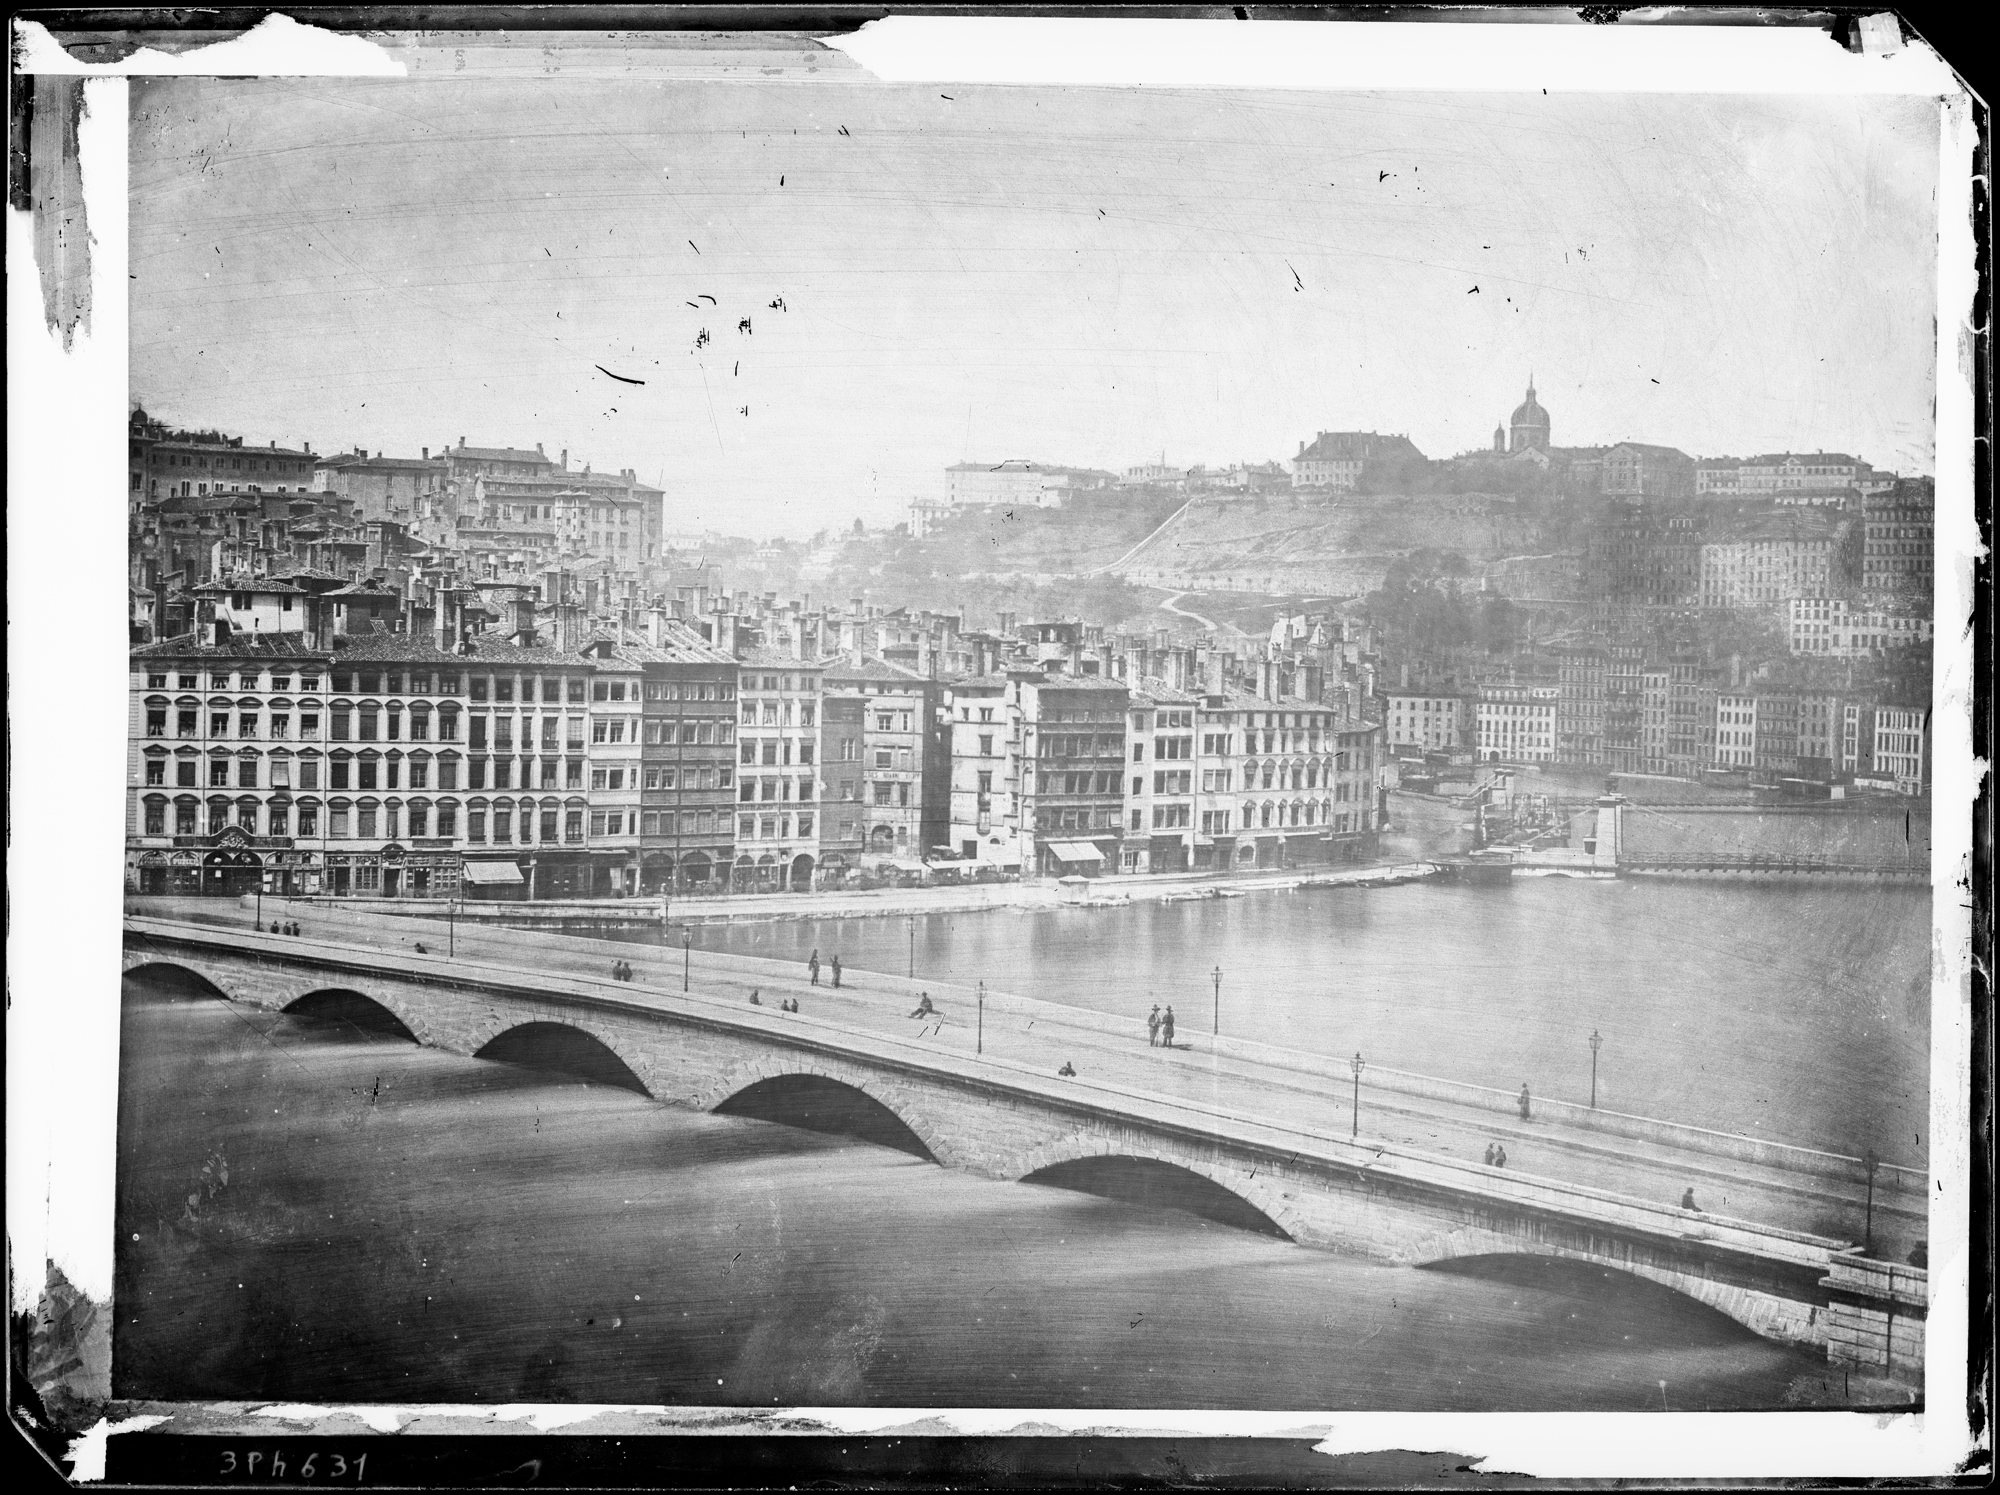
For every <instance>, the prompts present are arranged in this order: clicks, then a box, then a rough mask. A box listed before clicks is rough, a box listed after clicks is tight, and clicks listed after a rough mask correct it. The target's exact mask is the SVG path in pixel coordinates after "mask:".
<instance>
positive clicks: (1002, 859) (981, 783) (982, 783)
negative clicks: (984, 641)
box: [945, 674, 1032, 869]
mask: <svg viewBox="0 0 2000 1495" xmlns="http://www.w3.org/2000/svg"><path fill="white" fill-rule="evenodd" d="M947 694H948V699H947V701H946V703H945V710H946V711H947V713H948V715H949V726H950V731H951V830H950V835H951V844H952V845H953V846H954V847H956V848H957V850H958V854H959V856H960V857H962V858H964V859H965V860H967V861H979V862H986V863H990V864H992V865H994V866H998V867H1003V868H1005V867H1013V868H1017V869H1018V868H1019V867H1020V866H1021V865H1022V855H1021V851H1022V844H1023V838H1022V835H1021V829H1022V821H1021V778H1022V767H1023V763H1022V745H1023V743H1024V741H1025V740H1026V736H1025V729H1026V716H1025V713H1024V712H1023V710H1022V706H1021V694H1020V686H1019V682H1017V681H1014V680H1011V679H1009V678H1008V677H1007V676H1006V675H1002V674H988V675H974V676H968V677H966V678H964V679H959V680H954V681H952V682H951V683H950V685H949V687H948V692H947ZM1031 840H1032V837H1031V838H1030V841H1031Z"/></svg>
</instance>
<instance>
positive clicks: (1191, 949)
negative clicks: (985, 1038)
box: [114, 881, 1928, 1410]
mask: <svg viewBox="0 0 2000 1495" xmlns="http://www.w3.org/2000/svg"><path fill="white" fill-rule="evenodd" d="M1925 922H1926V921H1925V905H1924V901H1923V899H1922V898H1921V897H1918V896H1913V895H1910V894H1907V893H1900V892H1885V891H1878V890H1864V891H1854V890H1820V891H1814V892H1811V893H1801V892H1798V891H1793V890H1769V891H1752V890H1749V889H1745V888H1742V887H1730V886H1724V885H1699V884H1652V885H1645V884H1630V883H1604V884H1583V883H1569V882H1557V881H1548V882H1524V883H1521V884H1518V885H1516V886H1515V887H1512V888H1503V889H1472V888H1452V887H1444V886H1428V885H1426V886H1409V887H1404V888H1397V889H1387V890H1381V891H1376V892H1346V893H1339V894H1335V893H1298V894H1263V895H1253V896H1249V897H1244V898H1240V899H1227V900H1215V901H1213V902H1202V903H1182V904H1173V905H1131V906H1127V907H1123V908H1117V909H1110V910H1105V911H1101V912H1083V911H1075V910H1064V911H1058V912H1043V913H1037V914H1025V913H1013V912H1000V913H990V914H984V915H968V916H937V917H930V918H924V919H919V920H917V921H916V925H915V930H914V933H915V959H916V963H917V968H918V970H919V971H920V972H922V973H926V974H930V975H931V976H932V977H933V979H946V978H950V979H956V980H966V981H970V980H975V979H986V980H989V981H992V982H994V983H997V984H999V985H1002V986H1005V987H1008V988H1011V989H1017V990H1024V991H1029V992H1033V993H1035V994H1037V995H1040V996H1044V997H1048V998H1051V999H1055V1000H1060V1001H1066V1002H1072V1003H1076V1004H1079V1005H1083V1006H1089V1007H1095V1008H1100V1009H1103V1010H1108V1011H1117V1012H1131V1013H1134V1014H1135V1021H1136V1014H1137V1013H1138V1012H1139V1011H1142V1010H1143V1007H1142V1006H1141V1004H1142V1003H1143V1002H1145V1001H1148V1000H1153V999H1158V1000H1172V1001H1175V1002H1176V1003H1177V1004H1181V1011H1182V1013H1183V1019H1182V1020H1183V1022H1184V1023H1188V1022H1189V1021H1190V1019H1191V1018H1196V1017H1197V1015H1198V1016H1199V1017H1204V1018H1205V1017H1207V1016H1208V1013H1209V1005H1208V1004H1209V1001H1210V999H1211V990H1212V988H1211V986H1210V984H1209V981H1208V979H1207V976H1206V973H1207V972H1208V971H1209V970H1210V969H1212V968H1213V967H1214V966H1215V965H1218V964H1219V965H1221V966H1222V967H1223V970H1224V978H1225V979H1224V985H1223V1019H1224V1023H1225V1027H1226V1030H1227V1031H1229V1032H1232V1033H1237V1034H1240V1035H1242V1036H1245V1037H1254V1038H1260V1039H1265V1040H1269V1041H1273V1042H1290V1043H1295V1044H1298V1045H1300V1046H1302V1047H1307V1048H1315V1049H1322V1050H1324V1051H1325V1052H1328V1053H1341V1052H1345V1051H1347V1050H1348V1049H1349V1048H1351V1047H1354V1046H1362V1047H1365V1048H1366V1049H1367V1051H1368V1052H1369V1054H1370V1056H1371V1057H1372V1058H1374V1059H1375V1060H1377V1061H1378V1062H1382V1063H1388V1064H1396V1065H1399V1066H1403V1067H1407V1068H1411V1069H1417V1070H1425V1071H1429V1072H1432V1073H1439V1074H1447V1075H1451V1076H1453V1077H1456V1078H1461V1079H1469V1080H1484V1081H1488V1082H1491V1083H1496V1084H1503V1085H1510V1086H1511V1085H1513V1084H1517V1083H1518V1082H1519V1080H1520V1079H1521V1078H1523V1077H1524V1076H1525V1077H1527V1078H1529V1079H1530V1080H1531V1081H1532V1082H1533V1083H1534V1084H1535V1086H1536V1088H1537V1090H1538V1091H1541V1092H1543V1093H1551V1094H1568V1095H1572V1096H1579V1097H1580V1096H1581V1095H1583V1094H1584V1092H1585V1091H1586V1090H1587V1087H1588V1083H1589V1080H1588V1068H1587V1066H1588V1059H1589V1055H1588V1050H1587V1048H1586V1047H1585V1046H1584V1045H1583V1043H1582V1041H1581V1040H1582V1039H1583V1037H1584V1035H1586V1034H1587V1033H1588V1032H1589V1031H1590V1030H1591V1029H1592V1028H1593V1027H1595V1028H1597V1029H1599V1030H1601V1031H1602V1032H1603V1033H1604V1034H1605V1035H1606V1044H1605V1050H1604V1056H1603V1061H1604V1062H1603V1067H1602V1074H1601V1076H1600V1088H1601V1098H1602V1099H1604V1100H1605V1102H1606V1103H1607V1104H1612V1103H1615V1104H1619V1105H1623V1106H1628V1107H1630V1108H1632V1109H1635V1110H1643V1111H1651V1112H1655V1113H1658V1114H1664V1115H1668V1116H1674V1117H1679V1118H1683V1119H1690V1120H1696V1121H1703V1122H1709V1123H1716V1124H1723V1125H1730V1126H1739V1125H1740V1126H1745V1127H1748V1128H1750V1129H1752V1130H1758V1131H1763V1132H1766V1133H1768V1134H1771V1135H1778V1136H1783V1137H1788V1138H1790V1139H1792V1140H1796V1141H1802V1142H1806V1143H1817V1144H1820V1145H1828V1144H1835V1143H1838V1144H1844V1145H1853V1144H1854V1142H1855V1141H1856V1139H1858V1138H1862V1137H1864V1136H1866V1137H1871V1138H1878V1139H1881V1140H1879V1141H1878V1142H1877V1146H1878V1150H1879V1151H1881V1152H1883V1153H1884V1154H1885V1155H1890V1156H1896V1155H1897V1154H1898V1153H1900V1154H1901V1155H1902V1160H1905V1161H1921V1158H1922V1152H1923V1147H1922V1140H1923V1139H1922V1131H1921V1121H1922V1116H1923V1100H1922V1097H1923V1094H1924V1082H1923V1062H1924V1061H1923V1054H1924V1049H1925V1045H1926V1044H1927V1041H1928V1026H1927V1022H1926V1008H1925V1003H1924V1002H1923V1000H1922V977H1923V966H1924V948H1925V943H1926V937H1925V932H1924V925H1925ZM911 934H912V930H911V926H910V924H909V922H908V921H906V920H901V919H876V920H854V921H838V922H835V921H827V922H819V923H811V922H800V923H783V924H760V925H738V926H732V927H731V928H729V929H727V930H720V931H718V930H712V929H710V930H703V931H702V938H703V942H704V943H705V944H714V945H717V946H720V947H723V948H727V949H730V950H734V951H736V952H738V953H742V954H757V955H767V956H770V955H776V956H784V957H787V958H802V957H803V956H804V955H805V954H806V953H808V952H809V951H810V950H811V949H812V948H818V949H820V950H821V951H822V953H823V955H831V954H832V953H834V952H835V951H838V952H840V953H841V954H842V956H843V959H844V960H845V961H846V962H847V963H848V964H849V965H850V966H852V967H855V968H856V969H857V970H867V969H871V968H872V969H877V970H891V971H896V972H898V973H900V972H901V971H902V970H903V969H905V967H906V964H907V962H908V961H909V960H910V958H911V957H910V941H911ZM123 1055H124V1059H123V1068H122V1078H121V1087H122V1088H121V1103H120V1113H119V1148H120V1167H119V1194H118V1207H117V1218H118V1259H117V1281H116V1286H115V1300H114V1301H115V1303H116V1305H117V1321H116V1329H115V1337H114V1376H115V1391H116V1394H118V1395H120V1396H124V1397H135V1398H152V1397H158V1398H201V1399H236V1398H271V1399H281V1400H302V1401H342V1400H357V1401H384V1400H393V1401H421V1402H428V1401H588V1402H621V1401H632V1402H641V1403H673V1404H703V1405H731V1406H771V1405H785V1404H854V1405H877V1406H926V1405H928V1406H940V1405H943V1406H949V1405H980V1406H1017V1407H1033V1406H1077V1407H1093V1406H1094V1407H1107V1408H1130V1407H1147V1406H1158V1407H1216V1408H1274V1407H1287V1408H1325V1409H1345V1408H1391V1409H1410V1410H1421V1409H1437V1410H1482V1409H1551V1410H1569V1409H1574V1410H1621V1409H1633V1410H1637V1409H1651V1408H1658V1407H1661V1406H1663V1405H1664V1406H1667V1407H1671V1408H1673V1409H1675V1410H1690V1409H1703V1408H1764V1407H1772V1406H1777V1405H1781V1404H1785V1403H1786V1402H1787V1400H1788V1398H1789V1399H1793V1400H1796V1399H1799V1398H1801V1397H1804V1398H1807V1399H1810V1400H1813V1401H1819V1402H1824V1401H1825V1400H1826V1399H1828V1398H1829V1397H1832V1396H1835V1395H1837V1393H1838V1392H1839V1391H1840V1383H1839V1382H1838V1380H1837V1378H1836V1379H1832V1380H1831V1381H1830V1380H1829V1377H1828V1376H1827V1372H1826V1367H1825V1364H1824V1362H1823V1361H1822V1360H1819V1359H1817V1358H1816V1357H1813V1356H1810V1355H1807V1354H1804V1353H1800V1352H1796V1351H1792V1350H1787V1349H1783V1348H1781V1347H1779V1346H1776V1345H1773V1344H1770V1343H1767V1342H1765V1341H1762V1340H1759V1339H1757V1338H1755V1337H1753V1336H1752V1335H1750V1334H1749V1333H1748V1331H1746V1330H1743V1329H1741V1328H1740V1327H1738V1326H1737V1325H1735V1324H1733V1323H1731V1322H1730V1321H1729V1320H1727V1319H1725V1318H1723V1317H1722V1316H1721V1315H1719V1314H1716V1313H1714V1312H1712V1311H1710V1310H1708V1309H1705V1308H1702V1307H1700V1306H1698V1305H1696V1304H1694V1303H1692V1302H1691V1301H1689V1300H1687V1299H1684V1298H1681V1297H1679V1296H1677V1295H1675V1294H1672V1293H1670V1292H1667V1291H1666V1290H1664V1289H1660V1288H1657V1287H1655V1286H1653V1285H1651V1284H1648V1283H1644V1282H1642V1281H1639V1280H1637V1279H1633V1278H1627V1277H1621V1276H1619V1275H1618V1274H1615V1273H1604V1272H1601V1271H1598V1270H1596V1269H1593V1268H1586V1267H1580V1266H1577V1265H1575V1264H1570V1263H1561V1262H1553V1261H1535V1260H1529V1259H1523V1258H1511V1259H1500V1260H1494V1261H1488V1262H1485V1263H1477V1264H1472V1265H1471V1266H1470V1267H1467V1266H1466V1265H1465V1264H1461V1266H1460V1269H1459V1270H1455V1271H1440V1270H1412V1269H1405V1268H1395V1267H1388V1266H1383V1265H1378V1264H1375V1263H1371V1262H1366V1261H1361V1260H1356V1259H1350V1258H1343V1257H1340V1256H1337V1255H1333V1254H1330V1253H1325V1252H1317V1251H1308V1250H1305V1249H1303V1248H1300V1247H1297V1246H1294V1245H1291V1244H1290V1243H1288V1242H1285V1241H1283V1240H1273V1239H1270V1238H1267V1237H1264V1236H1259V1235H1255V1234H1250V1233H1248V1232H1245V1231H1241V1230H1236V1229H1231V1228H1228V1227H1227V1226H1225V1225H1222V1224H1218V1223H1215V1222H1213V1221H1210V1220H1205V1219H1201V1218H1197V1217H1196V1216H1194V1215H1190V1214H1185V1213H1177V1212H1174V1211H1169V1210H1158V1209H1152V1208H1147V1207H1144V1206H1141V1205H1135V1204H1130V1203H1120V1202H1115V1201H1113V1200H1109V1199H1102V1198H1096V1197H1092V1196H1089V1195H1083V1194H1074V1193H1069V1192H1065V1191H1062V1190H1057V1189H1049V1188H1041V1187H1035V1186H1031V1185H1026V1184H1009V1183H998V1182H992V1181H988V1180H983V1179H978V1178H974V1177H971V1176H969V1175H966V1174H962V1173H955V1172H951V1171H949V1170H946V1169H943V1168H939V1167H937V1166H935V1165H933V1164H930V1163H927V1162H924V1161H921V1160H919V1159H916V1158H912V1157H910V1156H907V1155H905V1154H903V1153H900V1152H896V1151H892V1150H890V1149H887V1148H882V1147H876V1146H870V1145H867V1144H865V1143H861V1142H856V1141H853V1140H850V1139H846V1138H839V1137H831V1136H826V1135H822V1134H819V1133H815V1132H811V1131H804V1130H800V1129H797V1128H795V1127H791V1126H786V1125H780V1124H775V1123H773V1122H772V1121H770V1120H753V1119H747V1118H741V1117H734V1116H721V1115H701V1114H695V1113H690V1112H686V1111H681V1110H677V1109H673V1108H670V1107H666V1106H661V1105H657V1104H654V1103H652V1102H650V1101H648V1100H646V1099H645V1098H644V1097H643V1096H640V1095H635V1094H632V1093H630V1092H629V1091H626V1090H622V1089H618V1088H616V1087H614V1086H611V1085H606V1084H591V1083H585V1082H581V1081H578V1080H574V1079H569V1078H563V1077H558V1076H553V1075H549V1074H545V1073H539V1072H536V1071H533V1070H527V1069H520V1068H516V1067H514V1066H511V1065H505V1064H496V1063H492V1062H488V1061H481V1060H475V1059H469V1058H464V1057H461V1056H457V1055H452V1054H446V1053H442V1052H439V1051H436V1050H427V1049H421V1048H418V1047H416V1046H414V1045H412V1044H410V1043H408V1042H404V1041H398V1040H394V1039H389V1038H384V1037H380V1036H375V1035H371V1034H368V1033H364V1032H362V1031H360V1030H358V1029H356V1028H354V1027H352V1026H351V1025H348V1024H345V1023H338V1022H333V1023H329V1022H325V1021H317V1022H315V1021H308V1020H305V1019H302V1018H299V1017H293V1016H281V1015H276V1014H271V1013H264V1012H257V1011H254V1010H251V1009H246V1008H241V1007H235V1006H231V1005H229V1004H227V1003H224V1002H221V1001H219V1000H214V999H212V998H209V997H204V996H198V995H190V994H188V993H186V992H179V991H174V990H172V989H169V988H167V987H163V986H161V985H158V984H152V983H137V982H132V983H128V986H127V993H126V997H125V1009H124V1036H123ZM1898 1128H1902V1129H1906V1130H1907V1132H1908V1134H1909V1142H1908V1144H1907V1145H1906V1146H1904V1147H1902V1148H1900V1149H1897V1148H1892V1147H1891V1146H1890V1145H1888V1143H1887V1137H1888V1135H1889V1134H1890V1133H1891V1132H1893V1131H1894V1130H1896V1129H1898ZM1663 1382H1664V1383H1665V1385H1664V1387H1663V1386H1662V1384H1661V1383H1663ZM1829 1385H1831V1388H1832V1389H1831V1391H1829V1390H1828V1387H1829Z"/></svg>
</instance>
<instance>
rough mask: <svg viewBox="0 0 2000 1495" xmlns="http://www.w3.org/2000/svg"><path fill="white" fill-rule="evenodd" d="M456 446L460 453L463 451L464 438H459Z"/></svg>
mask: <svg viewBox="0 0 2000 1495" xmlns="http://www.w3.org/2000/svg"><path fill="white" fill-rule="evenodd" d="M458 445H459V449H460V450H461V451H462V450H464V448H465V438H464V437H463V436H461V437H459V438H458Z"/></svg>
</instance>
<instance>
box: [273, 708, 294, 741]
mask: <svg viewBox="0 0 2000 1495" xmlns="http://www.w3.org/2000/svg"><path fill="white" fill-rule="evenodd" d="M291 735H292V718H291V714H290V713H289V712H282V711H280V712H273V713H272V715H271V736H272V737H273V738H274V739H277V738H285V737H289V736H291Z"/></svg>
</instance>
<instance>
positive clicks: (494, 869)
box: [464, 862, 524, 883]
mask: <svg viewBox="0 0 2000 1495" xmlns="http://www.w3.org/2000/svg"><path fill="white" fill-rule="evenodd" d="M464 871H465V880H466V881H467V882H471V883H517V882H521V881H523V880H524V879H523V878H522V876H521V869H520V867H519V866H517V865H516V864H515V863H513V862H467V863H466V864H465V869H464Z"/></svg>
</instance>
